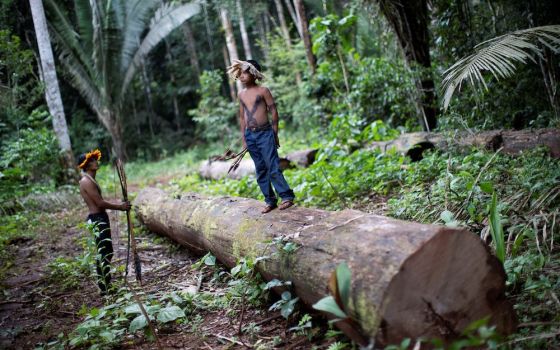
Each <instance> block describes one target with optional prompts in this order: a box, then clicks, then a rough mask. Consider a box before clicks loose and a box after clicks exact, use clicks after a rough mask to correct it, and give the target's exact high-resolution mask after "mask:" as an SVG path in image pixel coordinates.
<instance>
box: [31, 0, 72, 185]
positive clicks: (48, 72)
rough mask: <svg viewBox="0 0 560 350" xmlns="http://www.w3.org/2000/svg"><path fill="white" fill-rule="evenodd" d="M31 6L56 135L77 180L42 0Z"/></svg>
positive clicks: (34, 2) (67, 168)
mask: <svg viewBox="0 0 560 350" xmlns="http://www.w3.org/2000/svg"><path fill="white" fill-rule="evenodd" d="M29 6H31V14H32V17H33V26H34V27H35V35H36V37H37V46H38V48H39V57H40V59H41V60H40V61H41V67H42V69H41V72H42V73H43V74H42V78H43V81H44V83H45V97H46V100H47V105H48V107H49V112H50V114H51V116H52V125H53V129H54V133H55V134H56V138H57V140H58V144H59V146H60V149H61V150H62V153H63V159H64V167H65V168H66V171H67V174H66V175H67V177H69V178H72V177H74V178H75V177H76V175H77V174H76V171H74V169H75V167H74V156H73V155H72V145H71V143H70V136H69V133H68V126H67V124H66V116H65V115H64V106H63V104H62V98H61V96H60V88H59V86H58V78H57V76H56V69H55V65H54V57H53V52H52V47H51V40H50V38H49V31H48V29H47V20H46V18H45V10H44V7H43V2H42V0H29Z"/></svg>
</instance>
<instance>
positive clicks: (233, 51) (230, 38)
mask: <svg viewBox="0 0 560 350" xmlns="http://www.w3.org/2000/svg"><path fill="white" fill-rule="evenodd" d="M220 20H221V22H222V28H223V29H224V32H225V34H226V46H227V50H228V54H229V59H230V64H231V62H232V61H233V60H238V59H239V54H238V53H237V44H236V43H235V36H234V35H233V27H232V25H231V21H230V19H229V14H228V11H227V10H226V9H225V8H220ZM235 83H236V86H237V91H241V89H242V86H241V82H240V81H239V80H236V81H235Z"/></svg>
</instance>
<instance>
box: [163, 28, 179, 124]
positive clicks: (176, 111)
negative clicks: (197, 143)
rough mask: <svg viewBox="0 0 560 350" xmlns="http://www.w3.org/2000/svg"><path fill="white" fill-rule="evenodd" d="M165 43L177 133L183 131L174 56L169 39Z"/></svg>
mask: <svg viewBox="0 0 560 350" xmlns="http://www.w3.org/2000/svg"><path fill="white" fill-rule="evenodd" d="M163 40H164V41H165V51H166V56H167V61H168V62H169V65H170V66H171V67H168V70H169V81H170V83H171V90H172V92H171V100H172V103H173V115H174V116H175V125H176V127H177V131H181V116H180V113H179V101H177V80H176V79H175V74H173V66H174V65H173V59H174V58H173V54H172V52H171V46H170V45H169V41H167V39H163Z"/></svg>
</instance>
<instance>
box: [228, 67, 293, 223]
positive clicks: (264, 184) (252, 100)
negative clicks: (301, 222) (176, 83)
mask: <svg viewBox="0 0 560 350" xmlns="http://www.w3.org/2000/svg"><path fill="white" fill-rule="evenodd" d="M228 74H229V75H230V76H231V77H232V78H233V79H239V80H240V81H241V83H242V84H243V85H244V87H245V88H244V89H243V90H241V91H240V92H239V94H238V95H237V97H238V98H239V123H240V125H241V136H242V139H243V147H245V148H247V150H248V151H249V154H250V155H251V158H253V161H254V162H255V168H256V173H257V183H258V184H259V187H260V189H261V191H262V193H263V195H264V198H265V202H266V207H264V209H263V210H262V211H261V212H262V213H263V214H266V213H268V212H270V211H272V210H273V209H275V208H277V207H278V205H277V202H278V199H277V198H276V194H275V193H274V191H273V189H272V185H274V188H275V189H276V192H278V195H279V196H280V198H282V203H281V204H280V206H279V207H278V209H280V210H284V209H287V208H289V207H291V206H292V205H294V198H295V196H294V192H293V191H292V190H291V189H290V186H289V185H288V183H287V182H286V179H285V178H284V175H283V174H282V171H281V170H280V160H279V158H278V151H277V148H278V147H280V142H279V140H278V111H277V110H276V105H275V104H274V98H273V97H272V94H271V93H270V90H268V88H266V87H264V86H259V85H257V83H256V81H257V80H262V79H263V78H264V76H263V74H262V73H261V67H260V65H259V64H258V63H257V61H254V60H248V61H239V60H233V65H232V66H230V67H228ZM269 112H270V114H272V124H271V123H270V121H269V120H268V113H269Z"/></svg>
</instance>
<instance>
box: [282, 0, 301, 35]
mask: <svg viewBox="0 0 560 350" xmlns="http://www.w3.org/2000/svg"><path fill="white" fill-rule="evenodd" d="M284 4H286V7H287V8H288V13H289V14H290V17H292V21H293V22H294V25H295V26H296V30H297V32H298V34H299V37H300V39H301V40H303V33H302V31H301V21H300V18H299V13H297V12H296V10H294V7H293V6H292V4H291V2H290V0H284ZM294 5H295V4H294Z"/></svg>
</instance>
